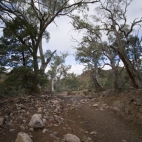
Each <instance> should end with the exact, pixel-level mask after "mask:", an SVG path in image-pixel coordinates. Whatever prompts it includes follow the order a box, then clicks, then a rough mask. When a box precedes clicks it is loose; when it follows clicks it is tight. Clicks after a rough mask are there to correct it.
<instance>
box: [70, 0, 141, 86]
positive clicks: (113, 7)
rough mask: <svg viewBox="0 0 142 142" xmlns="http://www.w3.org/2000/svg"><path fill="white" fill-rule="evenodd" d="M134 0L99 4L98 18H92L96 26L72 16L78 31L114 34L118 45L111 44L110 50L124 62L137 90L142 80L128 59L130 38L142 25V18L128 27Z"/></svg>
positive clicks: (97, 9) (115, 0) (118, 0)
mask: <svg viewBox="0 0 142 142" xmlns="http://www.w3.org/2000/svg"><path fill="white" fill-rule="evenodd" d="M131 1H132V0H114V1H113V2H112V1H110V0H106V1H104V2H102V1H100V2H99V4H100V5H99V7H97V8H96V12H97V16H96V15H94V16H92V18H93V22H95V23H99V24H100V25H99V26H96V25H94V24H92V23H89V20H88V21H86V20H84V19H83V20H82V19H80V17H79V16H72V18H73V22H72V24H73V26H74V27H75V28H76V29H79V30H81V29H87V30H88V31H89V32H90V33H96V31H104V32H105V33H106V36H109V35H110V34H112V35H113V36H114V39H115V41H116V42H115V43H116V44H111V45H110V47H109V48H112V49H113V50H114V51H115V52H116V53H117V54H118V55H119V58H120V59H121V60H122V62H123V64H124V66H125V68H126V71H127V73H128V75H129V77H130V79H131V82H132V85H133V87H135V88H140V87H141V85H142V80H141V79H140V78H139V76H138V73H137V69H136V68H135V67H134V66H133V64H132V63H131V61H130V60H129V58H128V55H127V52H126V48H127V46H128V45H129V36H130V34H132V32H133V30H134V27H135V26H137V25H138V24H141V23H142V17H141V18H140V19H138V18H137V19H135V20H133V22H132V24H131V25H130V28H126V27H127V25H128V24H127V23H128V19H127V16H126V14H127V9H128V6H129V5H130V3H131Z"/></svg>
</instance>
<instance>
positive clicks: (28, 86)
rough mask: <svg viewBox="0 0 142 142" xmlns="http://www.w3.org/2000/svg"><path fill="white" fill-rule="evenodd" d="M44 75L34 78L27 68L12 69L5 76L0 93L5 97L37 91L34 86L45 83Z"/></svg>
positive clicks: (0, 86) (30, 70) (0, 85)
mask: <svg viewBox="0 0 142 142" xmlns="http://www.w3.org/2000/svg"><path fill="white" fill-rule="evenodd" d="M46 80H47V79H46V77H45V75H44V74H39V76H35V75H34V72H33V71H32V69H31V68H29V67H19V68H14V69H13V70H12V71H11V72H10V73H8V75H7V79H6V80H5V81H4V82H3V83H1V84H0V88H3V89H0V93H2V94H7V95H24V94H29V93H32V92H36V91H38V88H37V86H35V84H37V83H39V84H40V85H43V84H44V83H45V82H46Z"/></svg>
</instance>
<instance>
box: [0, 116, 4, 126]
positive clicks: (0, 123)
mask: <svg viewBox="0 0 142 142" xmlns="http://www.w3.org/2000/svg"><path fill="white" fill-rule="evenodd" d="M3 124H4V118H3V117H0V126H2V125H3Z"/></svg>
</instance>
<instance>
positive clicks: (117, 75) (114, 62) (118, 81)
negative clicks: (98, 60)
mask: <svg viewBox="0 0 142 142" xmlns="http://www.w3.org/2000/svg"><path fill="white" fill-rule="evenodd" d="M100 47H101V50H102V53H103V55H104V56H105V57H107V60H109V62H110V63H106V62H104V60H103V62H104V65H109V66H110V67H111V68H112V70H113V73H114V89H115V90H116V91H121V89H122V87H123V83H122V78H121V71H122V70H121V69H120V67H119V63H120V58H119V56H118V54H117V52H115V51H114V50H113V49H111V48H109V45H108V44H107V42H104V43H101V46H100ZM105 57H104V58H105ZM111 76H112V75H111Z"/></svg>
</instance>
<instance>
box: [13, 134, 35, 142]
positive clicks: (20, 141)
mask: <svg viewBox="0 0 142 142" xmlns="http://www.w3.org/2000/svg"><path fill="white" fill-rule="evenodd" d="M15 142H33V141H32V139H31V138H30V136H29V135H28V134H26V133H23V132H19V133H18V135H17V138H16V141H15Z"/></svg>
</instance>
